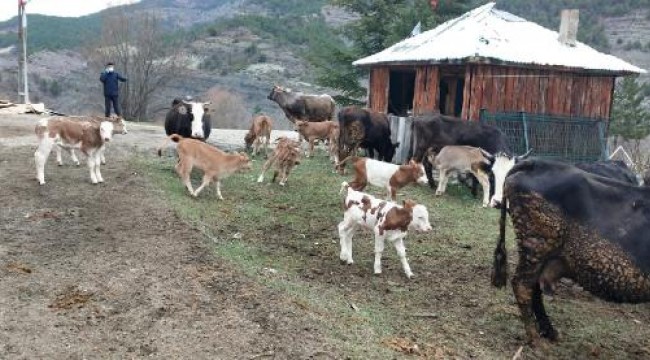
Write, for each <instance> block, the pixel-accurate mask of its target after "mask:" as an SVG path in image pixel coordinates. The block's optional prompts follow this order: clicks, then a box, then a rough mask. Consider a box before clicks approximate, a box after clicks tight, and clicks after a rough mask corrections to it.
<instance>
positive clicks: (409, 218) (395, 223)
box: [338, 182, 432, 279]
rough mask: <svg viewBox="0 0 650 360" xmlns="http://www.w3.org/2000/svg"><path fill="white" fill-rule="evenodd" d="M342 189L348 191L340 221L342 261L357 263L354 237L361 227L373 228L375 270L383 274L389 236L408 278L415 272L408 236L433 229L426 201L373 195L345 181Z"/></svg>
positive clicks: (376, 272)
mask: <svg viewBox="0 0 650 360" xmlns="http://www.w3.org/2000/svg"><path fill="white" fill-rule="evenodd" d="M341 193H345V198H344V200H343V208H344V209H345V213H344V215H343V221H341V222H340V223H339V224H338V231H339V238H340V243H341V253H340V255H339V258H340V259H341V261H342V262H345V263H347V264H353V263H354V261H353V259H352V237H353V236H354V233H355V232H356V231H357V229H359V228H364V229H367V230H370V231H372V232H373V233H374V235H375V265H374V271H375V274H381V255H382V252H383V251H384V244H385V242H386V240H388V241H389V242H392V243H393V245H394V246H395V250H397V255H398V256H399V258H400V261H401V263H402V267H403V269H404V273H405V274H406V277H407V278H409V279H410V278H412V277H413V272H412V271H411V267H410V266H409V263H408V259H407V258H406V248H405V247H404V238H406V236H407V235H408V231H409V230H414V231H418V232H428V231H431V230H432V227H431V224H430V223H429V212H428V211H427V208H426V207H425V206H424V205H420V204H416V203H415V202H414V201H412V200H404V202H403V204H402V205H401V206H400V205H398V204H396V203H394V202H390V201H383V200H380V199H377V198H375V197H373V196H371V195H368V194H365V193H362V192H359V191H355V190H354V189H353V188H352V187H351V186H349V185H348V183H346V182H343V183H342V184H341Z"/></svg>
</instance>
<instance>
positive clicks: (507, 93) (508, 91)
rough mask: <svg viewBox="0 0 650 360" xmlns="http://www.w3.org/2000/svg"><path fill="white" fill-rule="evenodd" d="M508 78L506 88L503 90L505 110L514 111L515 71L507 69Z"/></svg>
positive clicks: (505, 72)
mask: <svg viewBox="0 0 650 360" xmlns="http://www.w3.org/2000/svg"><path fill="white" fill-rule="evenodd" d="M504 74H505V76H506V79H505V87H504V89H503V110H504V111H512V95H513V93H514V85H515V84H514V77H513V76H514V75H515V71H514V69H513V68H511V67H507V68H506V69H505V71H504Z"/></svg>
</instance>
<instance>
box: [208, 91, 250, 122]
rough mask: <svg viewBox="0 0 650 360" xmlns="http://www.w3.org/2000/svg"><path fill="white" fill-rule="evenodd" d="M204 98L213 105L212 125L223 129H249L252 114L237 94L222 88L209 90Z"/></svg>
mask: <svg viewBox="0 0 650 360" xmlns="http://www.w3.org/2000/svg"><path fill="white" fill-rule="evenodd" d="M204 98H205V99H206V100H209V101H210V102H211V103H212V105H211V106H210V107H211V108H212V109H213V111H212V124H213V126H215V127H218V128H222V129H248V128H249V127H250V121H251V116H252V114H251V113H250V111H248V110H247V109H246V106H245V105H244V100H242V98H241V96H239V95H238V94H237V93H234V92H231V91H228V90H227V89H224V88H220V87H213V88H211V89H209V90H208V91H207V92H206V93H205V95H204Z"/></svg>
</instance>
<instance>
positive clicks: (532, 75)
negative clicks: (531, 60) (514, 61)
mask: <svg viewBox="0 0 650 360" xmlns="http://www.w3.org/2000/svg"><path fill="white" fill-rule="evenodd" d="M527 75H528V77H526V82H527V83H528V84H527V86H526V95H525V96H526V111H527V112H529V113H533V114H534V113H537V111H536V107H537V106H536V103H537V101H536V96H537V92H536V91H535V90H536V89H538V88H539V85H538V82H539V77H538V75H539V73H538V72H537V70H528V71H527Z"/></svg>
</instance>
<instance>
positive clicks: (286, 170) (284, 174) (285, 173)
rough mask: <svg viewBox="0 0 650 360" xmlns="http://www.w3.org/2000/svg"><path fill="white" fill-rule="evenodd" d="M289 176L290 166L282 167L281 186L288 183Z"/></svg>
mask: <svg viewBox="0 0 650 360" xmlns="http://www.w3.org/2000/svg"><path fill="white" fill-rule="evenodd" d="M288 177H289V168H288V167H284V166H283V167H282V169H280V186H284V185H285V184H286V183H287V178H288Z"/></svg>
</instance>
